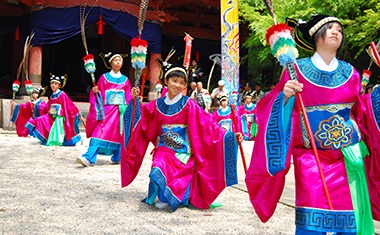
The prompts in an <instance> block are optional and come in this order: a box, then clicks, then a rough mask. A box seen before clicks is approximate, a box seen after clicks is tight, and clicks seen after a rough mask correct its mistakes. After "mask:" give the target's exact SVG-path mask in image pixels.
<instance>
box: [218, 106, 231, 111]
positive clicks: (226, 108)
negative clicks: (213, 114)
mask: <svg viewBox="0 0 380 235" xmlns="http://www.w3.org/2000/svg"><path fill="white" fill-rule="evenodd" d="M228 108H229V107H228V106H226V107H225V108H223V107H221V108H220V109H221V110H222V112H226V111H227V110H228Z"/></svg>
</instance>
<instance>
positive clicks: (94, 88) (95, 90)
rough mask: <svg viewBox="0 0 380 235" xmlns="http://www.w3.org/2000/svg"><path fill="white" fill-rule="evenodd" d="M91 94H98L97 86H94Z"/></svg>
mask: <svg viewBox="0 0 380 235" xmlns="http://www.w3.org/2000/svg"><path fill="white" fill-rule="evenodd" d="M92 92H94V93H95V94H96V93H98V92H99V89H98V86H94V87H93V88H92Z"/></svg>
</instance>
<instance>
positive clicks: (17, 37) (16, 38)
mask: <svg viewBox="0 0 380 235" xmlns="http://www.w3.org/2000/svg"><path fill="white" fill-rule="evenodd" d="M19 39H20V30H19V29H18V25H17V26H16V31H15V40H16V41H18V40H19Z"/></svg>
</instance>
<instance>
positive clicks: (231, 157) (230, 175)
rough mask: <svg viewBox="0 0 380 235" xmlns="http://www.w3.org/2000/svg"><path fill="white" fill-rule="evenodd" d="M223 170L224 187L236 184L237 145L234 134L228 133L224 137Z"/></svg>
mask: <svg viewBox="0 0 380 235" xmlns="http://www.w3.org/2000/svg"><path fill="white" fill-rule="evenodd" d="M223 141H224V170H225V173H226V185H227V186H231V185H234V184H237V183H238V176H237V155H238V143H237V140H236V136H235V133H233V132H231V131H228V132H227V133H226V134H225V135H224V139H223Z"/></svg>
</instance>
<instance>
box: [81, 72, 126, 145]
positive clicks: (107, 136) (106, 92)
mask: <svg viewBox="0 0 380 235" xmlns="http://www.w3.org/2000/svg"><path fill="white" fill-rule="evenodd" d="M97 85H98V89H99V92H98V93H97V94H94V93H93V92H91V93H90V110H89V113H88V116H87V118H86V135H87V138H90V137H91V138H95V139H98V140H99V141H101V142H102V143H107V144H111V145H112V144H116V145H120V143H121V142H122V131H121V130H122V124H120V120H122V119H120V117H122V114H121V115H120V113H121V112H124V110H125V109H124V110H120V108H121V107H120V106H121V105H127V104H128V103H129V101H130V100H131V92H130V91H131V84H130V82H129V79H128V78H127V77H126V76H124V75H122V76H121V77H119V78H116V77H113V76H112V75H111V74H110V73H105V74H103V75H102V76H101V77H100V78H99V81H98V83H97ZM96 96H98V97H96ZM120 111H121V112H120Z"/></svg>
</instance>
